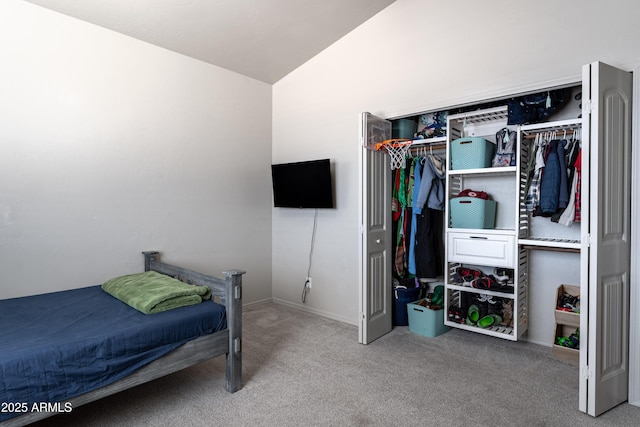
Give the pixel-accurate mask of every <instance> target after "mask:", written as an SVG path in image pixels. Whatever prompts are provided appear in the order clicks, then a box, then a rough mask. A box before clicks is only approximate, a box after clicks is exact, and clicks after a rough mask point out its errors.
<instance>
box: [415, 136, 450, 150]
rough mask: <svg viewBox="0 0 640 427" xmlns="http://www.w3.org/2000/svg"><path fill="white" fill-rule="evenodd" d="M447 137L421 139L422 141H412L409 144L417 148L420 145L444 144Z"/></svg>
mask: <svg viewBox="0 0 640 427" xmlns="http://www.w3.org/2000/svg"><path fill="white" fill-rule="evenodd" d="M446 143H447V137H446V136H437V137H434V138H423V139H414V140H413V141H412V142H411V146H412V147H419V146H421V145H432V144H446Z"/></svg>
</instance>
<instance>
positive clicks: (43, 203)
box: [0, 0, 271, 302]
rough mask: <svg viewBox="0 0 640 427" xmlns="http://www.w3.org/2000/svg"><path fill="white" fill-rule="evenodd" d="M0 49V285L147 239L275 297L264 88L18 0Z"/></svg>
mask: <svg viewBox="0 0 640 427" xmlns="http://www.w3.org/2000/svg"><path fill="white" fill-rule="evenodd" d="M0 52H2V66H1V67H0V94H1V95H0V272H2V274H1V275H0V298H6V297H13V296H20V295H27V294H35V293H41V292H49V291H54V290H60V289H69V288H76V287H81V286H88V285H94V284H99V283H102V281H104V280H105V279H108V278H109V277H112V276H115V275H119V274H125V273H130V272H138V271H141V269H142V255H140V251H142V250H148V249H157V250H160V251H161V252H162V253H163V254H164V259H165V260H167V261H169V262H173V263H177V264H180V265H185V266H187V267H192V268H195V269H198V270H200V271H203V272H206V273H210V274H220V272H221V271H222V270H224V269H228V268H241V269H245V270H247V271H248V274H247V275H246V276H245V292H244V293H243V295H244V297H245V302H252V301H259V300H264V299H270V298H271V208H270V204H271V189H270V169H269V165H270V164H271V86H269V85H267V84H264V83H261V82H258V81H256V80H252V79H249V78H246V77H244V76H240V75H238V74H235V73H232V72H229V71H226V70H223V69H221V68H218V67H214V66H211V65H208V64H205V63H202V62H199V61H196V60H193V59H191V58H187V57H185V56H182V55H178V54H175V53H172V52H170V51H167V50H164V49H160V48H157V47H154V46H152V45H149V44H146V43H143V42H140V41H137V40H134V39H132V38H129V37H126V36H122V35H120V34H117V33H115V32H112V31H109V30H105V29H103V28H100V27H97V26H94V25H91V24H87V23H84V22H81V21H78V20H75V19H72V18H69V17H66V16H64V15H61V14H57V13H55V12H51V11H49V10H46V9H43V8H40V7H38V6H34V5H32V4H30V3H26V2H22V1H19V0H3V1H2V2H1V3H0Z"/></svg>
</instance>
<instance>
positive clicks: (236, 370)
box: [222, 270, 246, 393]
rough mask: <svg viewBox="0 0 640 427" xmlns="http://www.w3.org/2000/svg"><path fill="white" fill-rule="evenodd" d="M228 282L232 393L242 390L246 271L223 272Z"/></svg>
mask: <svg viewBox="0 0 640 427" xmlns="http://www.w3.org/2000/svg"><path fill="white" fill-rule="evenodd" d="M222 273H223V274H224V275H225V277H226V281H227V301H226V308H227V328H228V329H229V353H227V372H226V374H227V384H226V386H225V388H226V390H227V391H228V392H230V393H233V392H236V391H238V390H240V389H241V388H242V275H243V274H245V273H246V271H242V270H228V271H223V272H222Z"/></svg>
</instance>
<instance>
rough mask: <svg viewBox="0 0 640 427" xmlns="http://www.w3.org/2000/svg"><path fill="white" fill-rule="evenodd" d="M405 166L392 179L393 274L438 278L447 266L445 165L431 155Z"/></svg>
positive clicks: (400, 276)
mask: <svg viewBox="0 0 640 427" xmlns="http://www.w3.org/2000/svg"><path fill="white" fill-rule="evenodd" d="M406 165H407V166H406V168H404V169H402V168H399V169H396V170H395V171H394V175H393V184H394V185H393V195H392V211H393V220H394V227H395V228H394V230H395V232H394V233H393V247H394V273H395V275H396V276H397V277H398V278H405V277H414V276H415V277H425V278H426V277H428V278H431V277H438V276H441V275H442V271H443V262H444V261H443V254H444V244H443V241H442V233H443V229H442V227H443V225H444V215H443V210H444V203H445V196H444V191H445V190H444V189H445V187H444V179H445V177H446V174H445V163H444V160H443V159H442V158H441V157H440V156H437V155H434V154H429V155H425V156H417V157H414V158H410V159H409V158H408V159H407V161H406ZM434 208H435V209H434Z"/></svg>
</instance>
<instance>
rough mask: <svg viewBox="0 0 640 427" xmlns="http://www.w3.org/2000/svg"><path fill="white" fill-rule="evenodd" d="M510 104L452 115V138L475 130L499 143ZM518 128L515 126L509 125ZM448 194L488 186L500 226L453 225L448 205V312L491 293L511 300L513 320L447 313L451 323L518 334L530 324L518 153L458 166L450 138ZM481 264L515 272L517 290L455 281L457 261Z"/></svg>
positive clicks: (486, 268)
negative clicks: (488, 321) (493, 162)
mask: <svg viewBox="0 0 640 427" xmlns="http://www.w3.org/2000/svg"><path fill="white" fill-rule="evenodd" d="M507 118H508V112H507V107H506V106H503V107H497V108H491V109H485V110H478V111H471V112H466V113H460V114H455V115H451V116H449V117H448V121H447V136H448V142H451V141H453V140H455V139H457V138H460V137H468V136H477V137H482V138H484V139H486V140H489V141H491V142H493V143H496V136H495V135H496V133H497V132H498V131H499V130H500V129H502V128H504V127H506V126H507ZM510 129H511V130H514V129H513V127H511V128H510ZM447 164H448V167H447V185H446V187H447V189H446V194H447V197H448V199H451V198H453V197H456V196H457V195H458V193H460V191H462V190H464V189H472V190H476V191H485V192H487V193H488V194H489V195H490V196H491V198H492V199H493V200H495V201H496V202H497V209H496V228H494V229H461V228H452V227H451V221H450V212H449V203H447V207H446V213H445V215H446V218H447V228H446V235H447V236H446V239H445V258H446V270H447V271H446V277H445V293H446V298H445V313H446V312H448V310H449V307H450V306H457V307H468V305H469V304H468V301H469V300H470V299H471V298H473V297H474V296H479V297H481V298H489V299H492V300H493V301H496V302H497V303H499V304H502V305H503V306H504V305H511V307H512V310H513V316H512V321H511V322H509V323H508V324H501V325H495V326H492V327H489V328H480V327H478V326H475V325H468V324H465V323H458V322H454V321H450V320H449V319H448V318H447V319H445V324H446V325H447V326H451V327H455V328H460V329H465V330H469V331H473V332H477V333H482V334H485V335H491V336H495V337H499V338H504V339H508V340H513V341H515V340H517V339H518V338H519V337H520V336H521V335H522V334H523V333H524V332H525V331H526V329H527V288H528V281H527V274H526V271H527V260H528V258H527V256H528V252H527V251H526V250H524V249H521V248H520V247H519V246H518V244H517V238H518V229H517V227H516V225H517V224H518V221H519V212H518V209H517V205H518V197H517V194H518V188H519V178H518V177H519V176H520V175H521V173H520V159H519V158H518V161H517V162H516V166H508V167H487V168H474V169H454V170H452V169H451V167H450V165H451V152H450V144H449V143H448V144H447ZM463 266H464V267H468V268H473V269H479V270H481V271H483V272H485V273H486V274H493V269H494V268H496V267H503V268H507V269H510V270H511V272H512V277H513V278H514V284H513V286H514V292H513V293H505V292H497V291H488V290H482V289H476V288H472V287H471V286H470V285H469V284H467V283H465V284H462V285H461V284H456V283H454V282H453V277H454V274H455V272H456V269H457V268H458V267H463Z"/></svg>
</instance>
